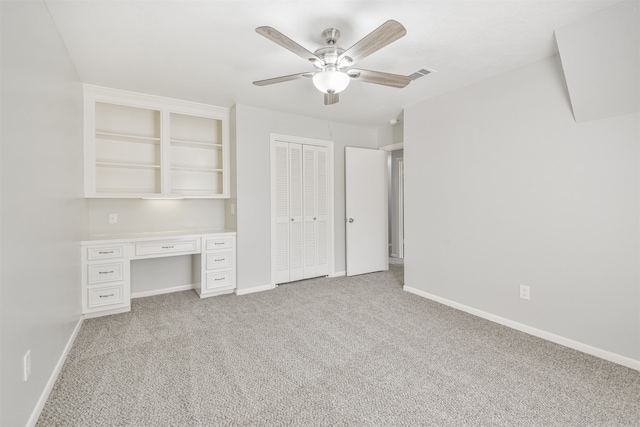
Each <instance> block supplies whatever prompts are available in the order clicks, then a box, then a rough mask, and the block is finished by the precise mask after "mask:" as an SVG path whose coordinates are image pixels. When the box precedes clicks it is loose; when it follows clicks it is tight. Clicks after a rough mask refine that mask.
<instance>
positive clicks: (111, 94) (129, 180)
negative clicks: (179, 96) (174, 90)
mask: <svg viewBox="0 0 640 427" xmlns="http://www.w3.org/2000/svg"><path fill="white" fill-rule="evenodd" d="M229 172H230V171H229V109H228V108H221V107H215V106H210V105H204V104H197V103H192V102H186V101H180V100H175V99H170V98H162V97H157V96H151V95H143V94H138V93H132V92H126V91H120V90H114V89H108V88H103V87H98V86H91V85H85V197H120V198H140V197H159V198H161V197H172V198H175V197H188V198H223V197H229Z"/></svg>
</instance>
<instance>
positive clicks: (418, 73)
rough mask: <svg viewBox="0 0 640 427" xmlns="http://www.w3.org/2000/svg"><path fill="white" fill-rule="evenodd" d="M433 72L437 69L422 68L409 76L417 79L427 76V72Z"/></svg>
mask: <svg viewBox="0 0 640 427" xmlns="http://www.w3.org/2000/svg"><path fill="white" fill-rule="evenodd" d="M433 72H435V70H430V69H428V68H422V69H420V70H418V71H416V72H415V73H413V74H411V75H410V76H409V78H410V79H411V80H417V79H419V78H420V77H423V76H426V75H427V74H430V73H433Z"/></svg>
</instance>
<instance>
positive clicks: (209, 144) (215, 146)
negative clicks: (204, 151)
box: [171, 139, 222, 150]
mask: <svg viewBox="0 0 640 427" xmlns="http://www.w3.org/2000/svg"><path fill="white" fill-rule="evenodd" d="M171 145H183V146H187V147H191V146H193V147H198V148H210V149H216V150H221V149H222V144H214V143H212V142H197V141H183V140H179V139H172V140H171Z"/></svg>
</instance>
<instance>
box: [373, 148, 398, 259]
mask: <svg viewBox="0 0 640 427" xmlns="http://www.w3.org/2000/svg"><path fill="white" fill-rule="evenodd" d="M378 149H379V150H382V151H387V152H389V155H391V152H392V151H396V150H404V142H398V143H395V144H389V145H383V146H382V147H380V148H378ZM396 162H401V163H402V168H401V169H402V170H400V174H401V179H398V186H402V187H401V188H399V189H398V210H397V212H396V213H397V215H398V220H397V221H396V227H397V228H396V233H398V238H397V240H398V242H397V243H398V250H397V252H398V253H397V254H396V256H397V257H398V258H402V259H404V156H402V157H401V158H399V159H396ZM392 169H393V168H392ZM398 169H400V168H398ZM389 180H391V176H389ZM389 185H391V182H390V183H389ZM390 243H392V242H390ZM392 244H393V243H392Z"/></svg>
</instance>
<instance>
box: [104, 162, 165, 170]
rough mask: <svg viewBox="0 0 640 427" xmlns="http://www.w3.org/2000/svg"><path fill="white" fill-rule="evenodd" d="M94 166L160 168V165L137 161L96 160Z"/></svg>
mask: <svg viewBox="0 0 640 427" xmlns="http://www.w3.org/2000/svg"><path fill="white" fill-rule="evenodd" d="M96 166H101V167H108V168H132V169H160V165H143V164H138V163H112V162H96Z"/></svg>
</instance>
